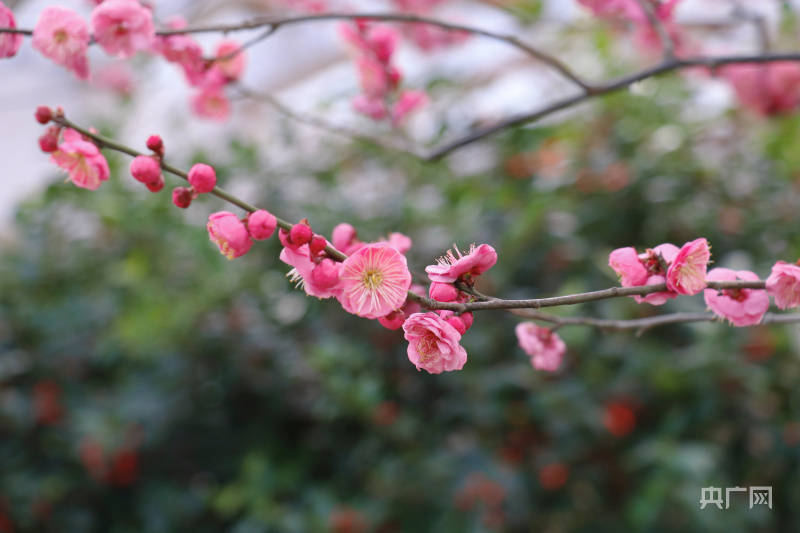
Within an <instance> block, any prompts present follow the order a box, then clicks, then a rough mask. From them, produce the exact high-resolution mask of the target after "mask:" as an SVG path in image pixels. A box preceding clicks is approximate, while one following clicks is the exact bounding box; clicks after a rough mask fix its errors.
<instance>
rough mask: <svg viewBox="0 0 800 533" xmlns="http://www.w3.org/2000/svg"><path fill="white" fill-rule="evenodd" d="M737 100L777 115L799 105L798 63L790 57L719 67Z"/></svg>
mask: <svg viewBox="0 0 800 533" xmlns="http://www.w3.org/2000/svg"><path fill="white" fill-rule="evenodd" d="M720 73H721V75H722V77H723V78H725V79H726V80H728V81H729V82H730V84H731V85H732V86H733V90H734V91H735V92H736V97H737V98H738V99H739V102H740V103H741V104H742V105H743V106H744V107H746V108H748V109H750V110H752V111H755V112H756V113H759V114H761V115H779V114H784V113H789V112H792V111H795V110H796V109H797V108H798V106H800V65H798V64H797V63H794V62H790V61H779V62H774V63H765V64H754V63H750V64H747V63H744V64H739V65H729V66H726V67H724V68H723V69H722V70H721V71H720Z"/></svg>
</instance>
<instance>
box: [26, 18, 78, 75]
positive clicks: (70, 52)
mask: <svg viewBox="0 0 800 533" xmlns="http://www.w3.org/2000/svg"><path fill="white" fill-rule="evenodd" d="M33 47H34V48H36V49H37V50H39V52H41V53H42V55H44V56H45V57H47V58H49V59H51V60H52V61H53V62H55V63H56V64H58V65H61V66H63V67H66V68H67V69H69V70H71V71H72V72H74V73H75V74H76V75H77V76H78V77H79V78H81V79H83V80H85V79H87V78H88V77H89V59H88V58H87V56H86V53H87V51H88V50H89V27H88V26H87V25H86V22H85V21H84V20H83V19H82V18H81V17H80V16H79V15H78V14H77V13H75V12H74V11H72V10H71V9H66V8H63V7H46V8H44V10H42V13H41V14H40V15H39V20H38V21H37V22H36V26H34V28H33Z"/></svg>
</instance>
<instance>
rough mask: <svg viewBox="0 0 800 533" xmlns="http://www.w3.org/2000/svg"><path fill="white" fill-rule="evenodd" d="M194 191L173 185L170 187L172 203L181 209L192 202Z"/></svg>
mask: <svg viewBox="0 0 800 533" xmlns="http://www.w3.org/2000/svg"><path fill="white" fill-rule="evenodd" d="M193 194H194V191H192V189H190V188H189V187H175V188H174V189H172V203H173V204H175V205H176V206H178V207H180V208H181V209H186V208H187V207H189V206H190V205H191V203H192V196H193Z"/></svg>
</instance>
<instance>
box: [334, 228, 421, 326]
mask: <svg viewBox="0 0 800 533" xmlns="http://www.w3.org/2000/svg"><path fill="white" fill-rule="evenodd" d="M340 278H341V283H340V288H341V293H340V294H339V295H337V298H338V300H339V303H341V304H342V307H343V308H344V309H345V311H347V312H349V313H353V314H355V315H358V316H362V317H364V318H379V317H382V316H385V315H388V314H389V313H391V312H392V311H394V310H395V309H399V308H400V307H401V306H402V305H403V303H404V302H405V301H406V296H407V292H408V288H409V286H410V285H411V272H409V270H408V265H407V262H406V257H405V256H404V255H403V254H401V253H400V252H398V251H397V250H396V249H394V248H392V247H391V246H388V245H385V244H368V245H366V246H364V247H363V248H361V249H360V250H358V251H357V252H355V253H354V254H352V255H350V256H349V257H348V258H347V259H345V261H344V262H343V263H342V271H341V276H340Z"/></svg>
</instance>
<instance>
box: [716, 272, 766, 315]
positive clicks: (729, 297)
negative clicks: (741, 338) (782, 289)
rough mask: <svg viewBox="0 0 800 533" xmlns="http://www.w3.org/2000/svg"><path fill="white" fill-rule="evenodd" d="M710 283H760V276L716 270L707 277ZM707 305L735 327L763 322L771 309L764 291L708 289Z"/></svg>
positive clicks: (751, 273) (750, 273)
mask: <svg viewBox="0 0 800 533" xmlns="http://www.w3.org/2000/svg"><path fill="white" fill-rule="evenodd" d="M706 279H707V280H708V281H736V280H737V279H739V280H743V281H758V279H759V278H758V276H757V275H756V274H755V273H753V272H750V271H749V270H738V271H735V270H730V269H728V268H714V269H712V270H711V271H710V272H709V273H708V276H706ZM703 297H704V299H705V301H706V305H707V306H708V307H709V308H710V309H711V310H712V311H714V313H715V314H716V315H717V316H719V317H721V318H726V319H728V320H729V321H730V322H731V324H733V325H734V326H738V327H741V326H752V325H753V324H758V323H759V322H761V318H762V317H763V316H764V313H766V312H767V309H769V296H768V295H767V292H766V291H765V290H762V289H724V290H721V291H718V290H717V289H706V290H705V291H704V293H703Z"/></svg>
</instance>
